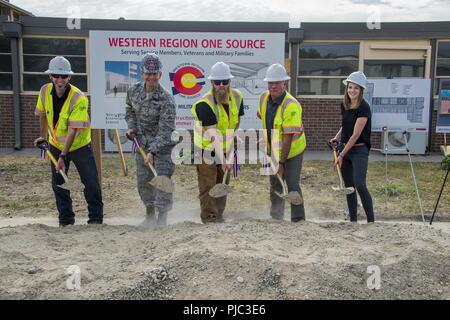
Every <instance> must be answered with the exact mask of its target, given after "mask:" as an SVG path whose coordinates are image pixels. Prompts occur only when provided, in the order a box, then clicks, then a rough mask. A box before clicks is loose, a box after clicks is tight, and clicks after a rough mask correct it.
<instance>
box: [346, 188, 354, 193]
mask: <svg viewBox="0 0 450 320" xmlns="http://www.w3.org/2000/svg"><path fill="white" fill-rule="evenodd" d="M353 192H355V188H353V187H348V188H345V194H352V193H353Z"/></svg>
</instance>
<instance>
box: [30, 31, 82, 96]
mask: <svg viewBox="0 0 450 320" xmlns="http://www.w3.org/2000/svg"><path fill="white" fill-rule="evenodd" d="M22 47H23V82H22V83H23V90H24V91H39V89H40V88H41V86H42V85H43V84H45V83H47V82H49V78H48V75H47V74H46V73H45V71H46V70H47V69H48V63H49V62H50V60H51V59H53V58H54V57H55V56H64V57H65V58H66V59H67V60H69V61H70V64H71V66H72V71H73V72H74V75H72V79H71V80H70V82H71V83H72V84H73V85H75V86H76V87H78V88H79V89H80V90H82V91H84V92H87V71H86V40H85V39H57V38H23V40H22Z"/></svg>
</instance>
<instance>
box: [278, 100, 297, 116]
mask: <svg viewBox="0 0 450 320" xmlns="http://www.w3.org/2000/svg"><path fill="white" fill-rule="evenodd" d="M292 102H294V103H295V102H297V101H296V100H294V99H292V98H287V99H284V102H283V104H282V105H281V119H283V120H284V111H285V110H286V108H287V106H288V104H289V103H292Z"/></svg>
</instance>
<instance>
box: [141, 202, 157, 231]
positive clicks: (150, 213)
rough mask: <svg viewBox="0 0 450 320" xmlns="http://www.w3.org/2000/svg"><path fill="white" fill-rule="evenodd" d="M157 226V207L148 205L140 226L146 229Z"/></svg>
mask: <svg viewBox="0 0 450 320" xmlns="http://www.w3.org/2000/svg"><path fill="white" fill-rule="evenodd" d="M155 226H156V218H155V207H153V206H148V207H147V212H146V216H145V219H144V221H142V222H141V224H140V225H139V227H142V228H145V229H152V228H154V227H155Z"/></svg>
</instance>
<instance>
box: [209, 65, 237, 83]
mask: <svg viewBox="0 0 450 320" xmlns="http://www.w3.org/2000/svg"><path fill="white" fill-rule="evenodd" d="M233 78H234V76H233V75H232V74H231V71H230V67H229V66H228V65H227V64H226V63H225V62H222V61H219V62H216V63H215V64H214V65H213V66H212V67H211V73H210V74H209V77H208V79H209V80H228V79H233Z"/></svg>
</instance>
